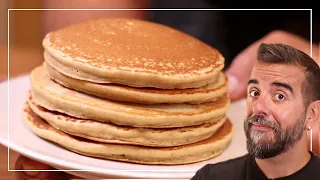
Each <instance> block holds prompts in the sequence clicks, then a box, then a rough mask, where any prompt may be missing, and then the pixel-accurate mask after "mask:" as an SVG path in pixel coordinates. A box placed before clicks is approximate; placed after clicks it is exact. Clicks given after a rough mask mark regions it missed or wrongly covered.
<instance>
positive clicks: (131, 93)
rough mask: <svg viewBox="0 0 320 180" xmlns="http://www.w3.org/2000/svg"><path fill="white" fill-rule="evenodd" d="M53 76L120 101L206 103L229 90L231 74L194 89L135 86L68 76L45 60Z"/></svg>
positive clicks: (84, 90) (93, 92) (76, 87)
mask: <svg viewBox="0 0 320 180" xmlns="http://www.w3.org/2000/svg"><path fill="white" fill-rule="evenodd" d="M43 65H44V67H45V69H46V71H47V72H48V74H49V76H50V77H51V78H52V79H53V80H54V81H55V82H57V83H59V84H61V85H63V86H65V87H67V88H70V89H74V90H77V91H81V92H84V93H87V94H92V95H95V96H99V97H102V98H107V99H111V100H116V101H124V102H134V103H143V104H160V103H171V104H172V103H192V104H197V103H204V102H210V101H215V100H216V99H217V98H219V97H220V96H222V95H224V94H225V93H227V77H226V76H225V74H224V73H222V72H221V73H220V74H219V77H218V79H217V81H216V82H214V83H211V84H209V85H207V86H204V87H201V88H193V89H174V90H169V89H155V88H134V87H129V86H123V85H118V84H97V83H92V82H88V81H83V80H78V79H74V78H71V77H69V76H66V75H64V74H62V73H60V72H59V71H57V70H56V69H54V68H53V67H51V66H50V65H49V64H48V63H46V62H44V63H43Z"/></svg>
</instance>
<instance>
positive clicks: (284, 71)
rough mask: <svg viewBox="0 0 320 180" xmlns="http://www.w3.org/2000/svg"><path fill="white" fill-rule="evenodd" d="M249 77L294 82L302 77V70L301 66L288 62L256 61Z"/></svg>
mask: <svg viewBox="0 0 320 180" xmlns="http://www.w3.org/2000/svg"><path fill="white" fill-rule="evenodd" d="M251 78H262V79H267V80H273V79H277V80H283V81H286V82H296V81H301V80H303V79H304V72H303V70H302V69H301V68H299V67H297V66H294V65H290V64H275V63H265V62H258V63H256V65H255V66H254V67H253V70H252V73H251Z"/></svg>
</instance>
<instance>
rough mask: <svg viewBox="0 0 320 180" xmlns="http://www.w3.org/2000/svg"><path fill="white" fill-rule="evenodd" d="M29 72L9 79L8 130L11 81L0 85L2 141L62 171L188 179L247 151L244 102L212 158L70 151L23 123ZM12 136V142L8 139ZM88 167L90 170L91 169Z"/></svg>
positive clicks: (96, 175) (93, 175) (231, 110)
mask: <svg viewBox="0 0 320 180" xmlns="http://www.w3.org/2000/svg"><path fill="white" fill-rule="evenodd" d="M29 83H30V82H29V77H28V75H25V76H21V77H18V78H14V79H11V80H10V83H9V85H10V87H9V88H10V91H9V93H10V95H9V106H10V112H9V126H10V128H9V129H10V131H9V133H8V83H7V82H5V83H1V84H0V115H1V116H0V117H1V121H0V143H1V144H4V145H5V146H8V145H9V146H10V148H11V149H13V150H14V151H17V152H19V153H21V154H23V155H25V156H27V157H29V158H31V159H34V160H37V161H40V162H44V163H46V164H49V165H51V166H53V167H55V168H58V169H62V170H76V171H71V172H69V173H71V174H75V175H78V176H82V177H85V178H101V177H105V178H111V177H112V178H181V179H182V178H186V179H190V178H191V177H192V176H193V175H194V174H195V172H196V171H197V170H198V169H200V168H201V167H202V166H204V165H205V164H208V163H216V162H220V161H225V160H228V159H231V158H235V157H238V156H241V155H244V154H245V153H247V150H246V144H245V143H246V140H245V134H244V131H243V120H244V112H245V101H244V100H241V101H238V102H235V103H232V104H231V106H230V108H229V110H228V113H227V114H228V117H229V118H230V119H231V121H232V123H233V124H234V126H235V135H234V137H233V139H232V142H231V144H230V146H229V147H228V148H227V149H226V150H225V151H224V152H223V153H222V154H221V155H219V156H218V157H215V158H213V159H211V160H208V161H204V162H200V163H194V164H188V165H178V166H159V165H139V164H131V163H123V162H117V161H109V160H103V159H97V158H90V157H86V156H83V155H79V154H76V153H73V152H70V151H68V150H66V149H64V148H62V147H60V146H57V145H55V144H53V143H50V142H48V141H46V140H43V139H41V138H39V137H38V136H36V135H35V134H34V133H33V132H32V131H30V130H29V128H28V127H27V126H26V125H25V124H24V122H23V119H22V107H23V104H24V103H25V101H26V94H27V92H28V90H29V88H30V84H29ZM8 135H9V141H8ZM88 170H89V171H88Z"/></svg>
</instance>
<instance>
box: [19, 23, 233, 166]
mask: <svg viewBox="0 0 320 180" xmlns="http://www.w3.org/2000/svg"><path fill="white" fill-rule="evenodd" d="M43 46H44V49H45V51H44V59H45V61H44V63H43V64H42V65H41V66H39V67H36V68H35V69H34V70H33V71H32V72H31V75H30V79H31V89H30V92H29V93H28V101H27V103H26V104H25V107H24V112H25V113H24V114H25V116H24V119H25V122H26V124H27V125H28V126H29V127H30V128H31V130H32V131H33V132H34V133H35V134H37V135H38V136H40V137H42V138H44V139H47V140H49V141H52V142H55V143H57V144H59V145H61V146H63V147H65V148H67V149H69V150H71V151H74V152H77V153H80V154H83V155H86V156H91V157H100V158H105V159H110V160H117V161H127V162H135V163H141V164H187V163H193V162H199V161H203V160H207V159H210V158H213V157H215V156H217V155H219V154H220V153H221V152H223V151H224V149H225V148H226V147H227V146H228V144H229V143H230V142H231V139H232V136H233V124H232V123H231V122H230V121H229V120H228V118H227V117H226V111H227V109H228V106H229V103H230V100H229V96H228V94H227V79H226V76H225V75H224V73H223V72H222V69H223V67H224V58H223V56H222V55H221V54H220V53H219V52H218V51H217V50H216V49H214V48H212V47H210V46H208V45H206V44H205V43H203V42H201V41H199V40H197V39H195V38H193V37H191V36H189V35H187V34H185V33H182V32H180V31H178V30H175V29H172V28H170V27H167V26H164V25H160V24H156V23H152V22H147V21H142V20H135V19H100V20H92V21H87V22H83V23H80V24H74V25H71V26H68V27H66V28H63V29H59V30H57V31H54V32H50V33H48V34H47V35H46V37H45V38H44V40H43Z"/></svg>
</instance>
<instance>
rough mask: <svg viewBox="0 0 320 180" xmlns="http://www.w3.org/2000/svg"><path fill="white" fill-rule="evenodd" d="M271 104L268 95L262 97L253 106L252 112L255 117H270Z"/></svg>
mask: <svg viewBox="0 0 320 180" xmlns="http://www.w3.org/2000/svg"><path fill="white" fill-rule="evenodd" d="M270 106H271V103H270V101H269V99H268V97H267V95H260V96H259V97H258V99H256V100H255V101H254V102H253V104H252V111H253V113H254V114H255V115H263V116H268V115H269V114H270V112H271V111H270V108H271V107H270Z"/></svg>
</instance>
